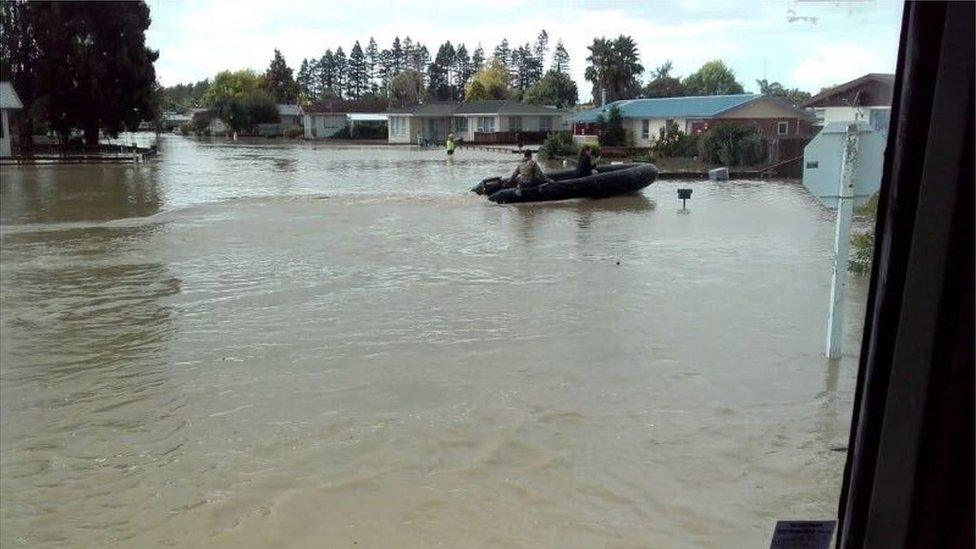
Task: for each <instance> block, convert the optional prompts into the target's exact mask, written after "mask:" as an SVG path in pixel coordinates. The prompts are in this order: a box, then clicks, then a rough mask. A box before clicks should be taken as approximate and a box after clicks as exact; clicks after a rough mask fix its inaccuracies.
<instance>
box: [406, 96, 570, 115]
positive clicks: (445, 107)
mask: <svg viewBox="0 0 976 549" xmlns="http://www.w3.org/2000/svg"><path fill="white" fill-rule="evenodd" d="M388 112H389V113H390V114H409V115H412V116H454V115H462V114H506V115H515V116H518V115H540V114H543V115H545V114H549V115H558V114H562V111H560V110H559V109H555V108H552V107H545V106H542V105H529V104H528V103H521V102H519V101H512V100H509V99H493V100H489V101H471V102H469V103H453V102H450V101H438V102H433V103H424V104H422V105H413V106H410V107H399V108H392V109H390V110H389V111H388Z"/></svg>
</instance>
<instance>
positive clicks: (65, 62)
mask: <svg viewBox="0 0 976 549" xmlns="http://www.w3.org/2000/svg"><path fill="white" fill-rule="evenodd" d="M3 14H4V15H6V9H5V10H4V12H3ZM25 14H26V15H27V16H28V17H29V18H30V22H29V24H26V25H25V24H24V22H21V27H20V28H21V29H22V30H26V31H28V32H31V33H32V37H30V36H28V37H21V38H23V39H26V40H27V41H28V42H33V44H34V46H35V47H36V48H37V58H36V61H37V64H36V65H35V67H34V71H35V77H36V80H35V89H34V90H29V91H28V93H29V94H31V95H34V97H35V98H41V99H42V101H43V104H44V109H43V110H44V111H45V112H44V115H43V116H44V118H46V120H47V122H48V123H49V125H50V126H51V127H52V128H53V129H54V130H55V131H56V132H57V133H58V135H59V136H61V138H62V139H66V138H67V137H68V135H69V134H70V132H71V130H73V129H80V130H82V131H83V132H84V137H85V142H86V143H87V144H97V143H98V137H99V132H100V131H101V132H104V133H106V134H108V135H110V136H116V135H118V134H119V132H121V131H123V130H135V129H136V128H137V127H138V126H139V122H140V121H142V120H144V119H145V120H153V119H155V118H156V117H157V116H158V112H157V110H156V109H157V104H158V97H157V94H156V89H157V85H156V71H155V68H154V65H153V63H154V62H155V61H156V59H157V58H158V57H159V53H158V52H156V51H153V50H150V49H148V48H146V45H145V44H146V29H148V28H149V24H150V17H149V7H148V6H147V5H146V4H145V2H141V1H139V2H126V3H119V4H116V3H112V2H73V3H60V2H50V3H46V2H43V3H42V2H37V3H31V4H30V6H29V9H28V10H27V11H26V12H22V13H21V15H25ZM15 22H16V21H11V24H12V23H15ZM4 24H5V26H6V25H7V23H6V22H5V23H4ZM4 41H6V38H5V39H4Z"/></svg>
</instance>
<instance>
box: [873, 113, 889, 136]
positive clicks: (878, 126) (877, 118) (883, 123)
mask: <svg viewBox="0 0 976 549" xmlns="http://www.w3.org/2000/svg"><path fill="white" fill-rule="evenodd" d="M868 123H869V124H871V127H872V128H874V129H875V130H877V131H879V132H882V133H884V134H887V133H888V124H890V123H891V109H871V111H870V112H869V113H868Z"/></svg>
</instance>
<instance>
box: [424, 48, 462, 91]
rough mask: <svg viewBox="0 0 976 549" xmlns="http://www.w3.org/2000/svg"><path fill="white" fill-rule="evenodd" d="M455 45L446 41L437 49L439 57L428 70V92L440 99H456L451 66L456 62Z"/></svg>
mask: <svg viewBox="0 0 976 549" xmlns="http://www.w3.org/2000/svg"><path fill="white" fill-rule="evenodd" d="M454 56H455V52H454V46H453V45H451V42H450V41H448V42H444V43H443V44H441V46H440V48H438V49H437V57H435V58H434V62H433V63H431V64H430V65H429V67H428V70H427V81H428V88H427V93H428V94H429V95H430V96H431V97H433V98H435V99H437V100H440V101H447V100H451V99H456V96H457V93H456V91H455V87H454V86H453V85H452V84H451V66H452V65H453V64H454Z"/></svg>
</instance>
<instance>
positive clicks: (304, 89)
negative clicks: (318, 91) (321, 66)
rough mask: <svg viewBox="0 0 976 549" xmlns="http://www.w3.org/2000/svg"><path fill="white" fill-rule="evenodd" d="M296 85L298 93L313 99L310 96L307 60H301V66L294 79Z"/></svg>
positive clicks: (310, 78)
mask: <svg viewBox="0 0 976 549" xmlns="http://www.w3.org/2000/svg"><path fill="white" fill-rule="evenodd" d="M295 83H297V84H298V91H299V92H300V93H301V94H302V96H303V97H314V95H313V94H312V70H311V68H310V67H309V65H308V59H302V64H301V66H299V68H298V75H297V76H296V77H295Z"/></svg>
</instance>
